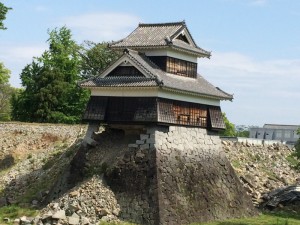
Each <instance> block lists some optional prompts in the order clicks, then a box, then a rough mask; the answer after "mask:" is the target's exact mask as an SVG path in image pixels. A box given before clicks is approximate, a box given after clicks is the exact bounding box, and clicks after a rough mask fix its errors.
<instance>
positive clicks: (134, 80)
mask: <svg viewBox="0 0 300 225" xmlns="http://www.w3.org/2000/svg"><path fill="white" fill-rule="evenodd" d="M81 86H82V87H153V86H157V82H156V80H155V79H154V78H147V77H127V76H115V77H113V76H112V77H105V78H100V77H95V78H93V79H89V80H87V81H86V82H83V83H81Z"/></svg>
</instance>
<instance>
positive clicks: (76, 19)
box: [60, 12, 141, 42]
mask: <svg viewBox="0 0 300 225" xmlns="http://www.w3.org/2000/svg"><path fill="white" fill-rule="evenodd" d="M140 21H141V19H140V18H138V17H137V16H134V15H130V14H125V13H114V12H111V13H108V12H98V13H89V14H82V15H77V16H71V17H65V18H63V19H62V21H61V22H60V23H62V24H63V25H66V26H67V27H70V28H72V31H73V33H74V34H75V36H76V35H77V36H79V38H80V39H81V40H91V41H95V42H101V41H111V40H115V41H116V40H119V39H121V38H124V37H125V36H127V35H128V34H129V32H131V31H132V30H133V29H134V28H135V27H137V25H138V23H139V22H140Z"/></svg>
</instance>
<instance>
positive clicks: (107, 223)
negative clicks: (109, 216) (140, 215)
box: [98, 221, 138, 225]
mask: <svg viewBox="0 0 300 225" xmlns="http://www.w3.org/2000/svg"><path fill="white" fill-rule="evenodd" d="M98 225H138V224H135V223H127V222H120V223H116V222H104V221H101V222H100V223H98Z"/></svg>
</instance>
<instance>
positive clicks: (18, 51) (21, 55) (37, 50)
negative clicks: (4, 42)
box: [0, 45, 46, 62]
mask: <svg viewBox="0 0 300 225" xmlns="http://www.w3.org/2000/svg"><path fill="white" fill-rule="evenodd" d="M0 49H1V54H0V60H4V61H15V62H20V61H22V62H23V61H30V60H31V59H32V58H33V57H34V56H40V55H41V54H42V53H43V52H44V51H45V49H46V46H37V45H31V46H30V45H27V46H5V47H3V46H0Z"/></svg>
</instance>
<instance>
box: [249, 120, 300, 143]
mask: <svg viewBox="0 0 300 225" xmlns="http://www.w3.org/2000/svg"><path fill="white" fill-rule="evenodd" d="M298 129H300V125H279V124H265V125H264V126H263V127H262V128H260V127H255V128H254V127H252V128H249V138H256V139H262V140H279V141H282V142H286V143H287V144H295V143H296V141H297V140H298V139H299V135H298V134H297V130H298Z"/></svg>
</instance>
